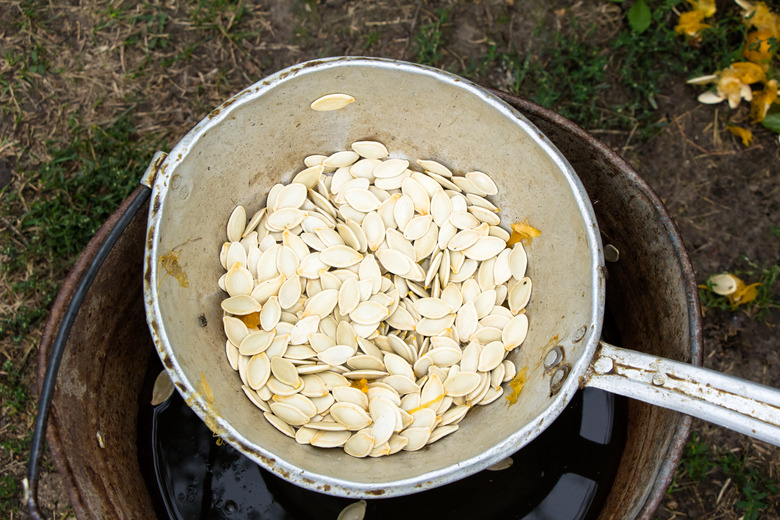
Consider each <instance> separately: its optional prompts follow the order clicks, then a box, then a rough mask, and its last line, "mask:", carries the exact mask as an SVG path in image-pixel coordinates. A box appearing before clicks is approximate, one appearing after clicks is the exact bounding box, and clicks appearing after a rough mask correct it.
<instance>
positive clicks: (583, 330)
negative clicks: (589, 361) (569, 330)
mask: <svg viewBox="0 0 780 520" xmlns="http://www.w3.org/2000/svg"><path fill="white" fill-rule="evenodd" d="M587 331H588V328H587V327H586V326H585V325H583V326H582V327H580V328H579V329H577V332H575V333H574V337H573V338H572V340H573V341H574V343H577V342H578V341H582V338H584V337H585V333H586V332H587Z"/></svg>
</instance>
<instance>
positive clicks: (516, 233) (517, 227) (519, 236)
mask: <svg viewBox="0 0 780 520" xmlns="http://www.w3.org/2000/svg"><path fill="white" fill-rule="evenodd" d="M541 234H542V232H541V231H539V230H538V229H536V228H535V227H533V226H532V225H531V224H529V223H528V219H526V218H524V219H523V221H522V222H515V223H514V224H512V235H511V236H510V237H509V240H507V242H506V245H507V246H510V247H511V246H513V245H515V244H516V243H518V242H520V243H522V244H523V245H524V246H530V245H531V242H533V239H534V238H536V237H538V236H539V235H541Z"/></svg>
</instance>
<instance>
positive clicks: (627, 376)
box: [585, 341, 780, 446]
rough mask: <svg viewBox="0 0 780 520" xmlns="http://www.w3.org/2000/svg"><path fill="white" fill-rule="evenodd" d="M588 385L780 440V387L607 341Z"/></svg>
mask: <svg viewBox="0 0 780 520" xmlns="http://www.w3.org/2000/svg"><path fill="white" fill-rule="evenodd" d="M590 372H591V376H590V378H589V379H588V380H587V381H586V382H585V385H586V386H591V387H594V388H601V389H602V390H606V391H608V392H612V393H615V394H620V395H624V396H626V397H631V398H634V399H639V400H640V401H644V402H646V403H650V404H654V405H657V406H661V407H663V408H669V409H670V410H675V411H678V412H682V413H685V414H688V415H692V416H694V417H698V418H699V419H704V420H706V421H710V422H712V423H715V424H719V425H721V426H725V427H726V428H729V429H731V430H734V431H737V432H740V433H743V434H745V435H749V436H750V437H755V438H756V439H759V440H762V441H765V442H769V443H771V444H774V445H775V446H780V390H778V389H776V388H771V387H768V386H764V385H760V384H758V383H753V382H750V381H746V380H744V379H739V378H737V377H734V376H730V375H726V374H722V373H720V372H717V371H715V370H710V369H707V368H701V367H697V366H694V365H691V364H688V363H681V362H679V361H672V360H670V359H665V358H661V357H657V356H653V355H650V354H644V353H641V352H636V351H634V350H628V349H624V348H620V347H616V346H614V345H610V344H609V343H605V342H603V341H601V342H599V348H598V349H597V352H596V355H595V356H594V358H593V361H592V362H591V366H590Z"/></svg>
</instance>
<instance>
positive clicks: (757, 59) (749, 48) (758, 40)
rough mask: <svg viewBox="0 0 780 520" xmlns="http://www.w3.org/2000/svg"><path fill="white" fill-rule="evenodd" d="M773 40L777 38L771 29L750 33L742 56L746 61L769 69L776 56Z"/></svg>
mask: <svg viewBox="0 0 780 520" xmlns="http://www.w3.org/2000/svg"><path fill="white" fill-rule="evenodd" d="M772 38H776V37H775V35H774V34H773V31H771V30H769V29H764V30H761V31H753V32H750V33H748V35H747V41H746V42H745V47H744V49H743V50H742V56H744V57H745V59H746V60H748V61H750V62H752V63H756V64H758V65H760V66H761V67H762V68H763V69H768V68H769V63H770V62H771V61H772V56H774V52H773V51H774V49H773V48H772Z"/></svg>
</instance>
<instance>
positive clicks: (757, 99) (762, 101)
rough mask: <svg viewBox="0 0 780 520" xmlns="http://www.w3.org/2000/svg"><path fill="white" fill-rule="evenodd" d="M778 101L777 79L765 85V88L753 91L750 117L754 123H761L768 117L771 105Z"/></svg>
mask: <svg viewBox="0 0 780 520" xmlns="http://www.w3.org/2000/svg"><path fill="white" fill-rule="evenodd" d="M776 101H777V80H774V79H773V80H770V81H767V82H766V85H764V90H757V91H756V92H754V93H753V100H752V101H751V102H750V117H751V119H752V121H753V122H754V123H760V122H761V121H763V120H764V118H765V117H766V113H767V112H768V111H769V107H771V106H772V103H774V102H776Z"/></svg>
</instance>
